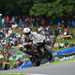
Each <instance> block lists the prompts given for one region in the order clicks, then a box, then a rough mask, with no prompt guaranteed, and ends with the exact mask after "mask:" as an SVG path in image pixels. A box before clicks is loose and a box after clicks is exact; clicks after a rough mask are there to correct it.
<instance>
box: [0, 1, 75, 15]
mask: <svg viewBox="0 0 75 75" xmlns="http://www.w3.org/2000/svg"><path fill="white" fill-rule="evenodd" d="M74 10H75V0H64V1H63V0H0V11H2V13H4V14H6V15H7V14H11V15H34V16H38V15H46V16H64V15H73V14H74V13H75V11H74ZM16 11H17V12H16ZM12 13H13V14H12Z"/></svg>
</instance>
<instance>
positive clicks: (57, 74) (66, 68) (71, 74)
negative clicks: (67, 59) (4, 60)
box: [0, 63, 75, 75]
mask: <svg viewBox="0 0 75 75" xmlns="http://www.w3.org/2000/svg"><path fill="white" fill-rule="evenodd" d="M2 72H4V73H19V72H22V73H27V74H28V75H31V74H46V75H75V63H66V64H65V63H62V64H45V65H42V66H40V67H32V68H27V69H23V70H10V71H1V72H0V73H2Z"/></svg>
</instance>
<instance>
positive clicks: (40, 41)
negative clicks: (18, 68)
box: [23, 28, 48, 66]
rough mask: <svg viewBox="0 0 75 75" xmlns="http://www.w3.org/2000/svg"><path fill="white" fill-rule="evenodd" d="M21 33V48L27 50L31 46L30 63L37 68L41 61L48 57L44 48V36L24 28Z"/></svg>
mask: <svg viewBox="0 0 75 75" xmlns="http://www.w3.org/2000/svg"><path fill="white" fill-rule="evenodd" d="M23 33H24V34H25V42H24V43H23V46H24V47H27V48H28V47H30V46H32V51H31V52H32V53H31V54H32V62H33V63H34V65H36V66H39V65H40V62H41V59H42V58H43V57H47V55H48V50H47V49H46V48H45V36H43V35H41V34H38V33H37V32H32V31H31V29H30V28H24V29H23Z"/></svg>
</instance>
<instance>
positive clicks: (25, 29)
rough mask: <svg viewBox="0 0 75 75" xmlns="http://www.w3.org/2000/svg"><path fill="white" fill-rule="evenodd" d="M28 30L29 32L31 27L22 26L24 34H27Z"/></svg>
mask: <svg viewBox="0 0 75 75" xmlns="http://www.w3.org/2000/svg"><path fill="white" fill-rule="evenodd" d="M30 32H31V29H30V28H24V29H23V33H25V34H28V33H30Z"/></svg>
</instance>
